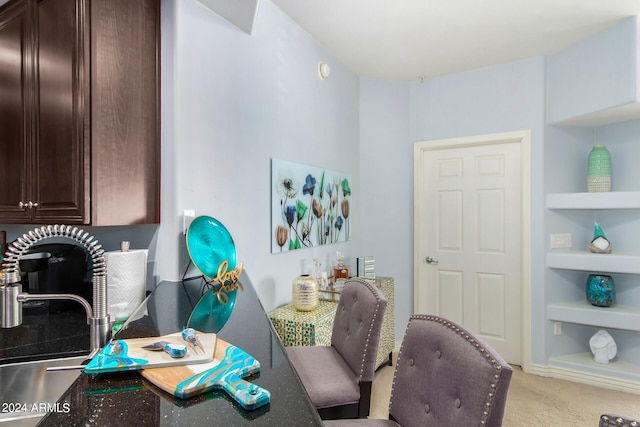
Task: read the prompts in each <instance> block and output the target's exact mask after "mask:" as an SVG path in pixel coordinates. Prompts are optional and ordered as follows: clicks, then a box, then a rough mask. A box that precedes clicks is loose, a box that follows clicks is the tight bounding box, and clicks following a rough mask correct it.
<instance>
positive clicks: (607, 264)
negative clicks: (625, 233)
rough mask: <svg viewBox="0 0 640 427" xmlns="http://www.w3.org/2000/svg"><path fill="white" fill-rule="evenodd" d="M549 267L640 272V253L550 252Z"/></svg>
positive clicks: (548, 255) (548, 257)
mask: <svg viewBox="0 0 640 427" xmlns="http://www.w3.org/2000/svg"><path fill="white" fill-rule="evenodd" d="M547 267H550V268H561V269H565V270H580V271H591V272H611V273H627V274H640V255H625V254H594V253H591V252H560V251H558V252H548V253H547Z"/></svg>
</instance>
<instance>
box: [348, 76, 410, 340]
mask: <svg viewBox="0 0 640 427" xmlns="http://www.w3.org/2000/svg"><path fill="white" fill-rule="evenodd" d="M409 116H410V114H409V84H408V83H394V82H388V81H381V80H371V79H361V82H360V170H361V174H360V176H361V178H362V185H361V188H362V198H363V200H362V210H363V221H362V224H363V225H362V227H363V230H362V239H363V240H362V243H363V247H364V248H365V251H366V255H373V256H375V267H376V268H375V270H376V274H378V275H381V276H392V277H393V278H394V284H395V291H394V294H395V324H396V328H395V331H396V341H400V340H402V337H403V335H404V331H405V329H406V326H407V322H408V320H409V315H411V314H412V313H413V222H412V218H413V209H412V202H411V200H410V199H408V197H409V196H410V195H411V194H412V191H413V190H412V189H413V173H412V170H413V157H412V156H413V152H412V151H411V149H410V146H409V144H407V142H408V141H409Z"/></svg>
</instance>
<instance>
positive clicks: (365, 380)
mask: <svg viewBox="0 0 640 427" xmlns="http://www.w3.org/2000/svg"><path fill="white" fill-rule="evenodd" d="M386 308H387V299H386V298H385V297H384V295H383V294H382V292H381V291H380V290H379V289H378V288H377V287H376V286H375V285H373V284H371V283H370V282H367V281H366V280H361V279H356V278H353V279H349V280H347V281H346V283H345V285H344V288H343V290H342V294H341V295H340V300H339V301H338V307H337V310H336V316H335V319H334V322H333V331H332V334H331V345H330V346H305V347H302V346H299V347H286V351H287V354H288V355H289V359H290V360H291V363H292V364H293V366H294V368H295V370H296V372H297V373H298V376H299V377H300V380H301V381H302V384H303V385H304V388H305V389H306V390H307V393H308V394H309V397H310V398H311V401H312V402H313V404H314V406H315V407H316V409H317V410H318V412H319V413H320V416H321V417H322V418H323V419H336V418H358V417H359V418H364V417H366V416H368V415H369V405H370V399H371V384H372V382H373V376H374V373H375V370H376V366H375V365H376V357H377V354H378V343H379V342H380V332H381V330H382V320H383V318H384V312H385V310H386Z"/></svg>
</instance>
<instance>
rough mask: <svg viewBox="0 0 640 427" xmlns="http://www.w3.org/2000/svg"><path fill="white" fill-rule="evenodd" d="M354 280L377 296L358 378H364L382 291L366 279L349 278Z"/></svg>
mask: <svg viewBox="0 0 640 427" xmlns="http://www.w3.org/2000/svg"><path fill="white" fill-rule="evenodd" d="M352 281H353V282H358V283H361V284H363V285H365V286H366V287H367V288H369V290H370V291H371V293H372V294H373V295H375V297H376V309H375V310H374V312H373V320H372V321H371V323H370V325H369V331H367V343H366V344H365V347H364V354H363V355H362V363H361V364H360V374H359V375H358V379H359V380H362V375H363V374H364V364H365V361H366V360H367V353H368V352H369V338H371V328H373V324H374V323H375V321H376V318H377V317H378V311H379V309H380V295H379V294H378V292H380V291H378V290H377V288H376V289H373V285H372V284H371V283H369V282H367V281H365V280H360V279H353V278H352V279H349V282H352ZM347 283H348V282H347ZM345 285H346V283H345Z"/></svg>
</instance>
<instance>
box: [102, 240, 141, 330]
mask: <svg viewBox="0 0 640 427" xmlns="http://www.w3.org/2000/svg"><path fill="white" fill-rule="evenodd" d="M147 252H148V251H147V250H146V249H135V250H130V251H127V252H122V251H112V252H105V254H104V258H105V262H106V265H107V304H108V305H109V307H108V310H107V311H108V312H109V315H110V316H111V320H115V321H118V322H121V321H124V320H127V319H128V318H129V316H131V314H133V312H134V310H135V309H136V308H137V307H138V306H139V305H140V304H141V303H142V301H144V299H145V297H146V284H147V283H146V282H147Z"/></svg>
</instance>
